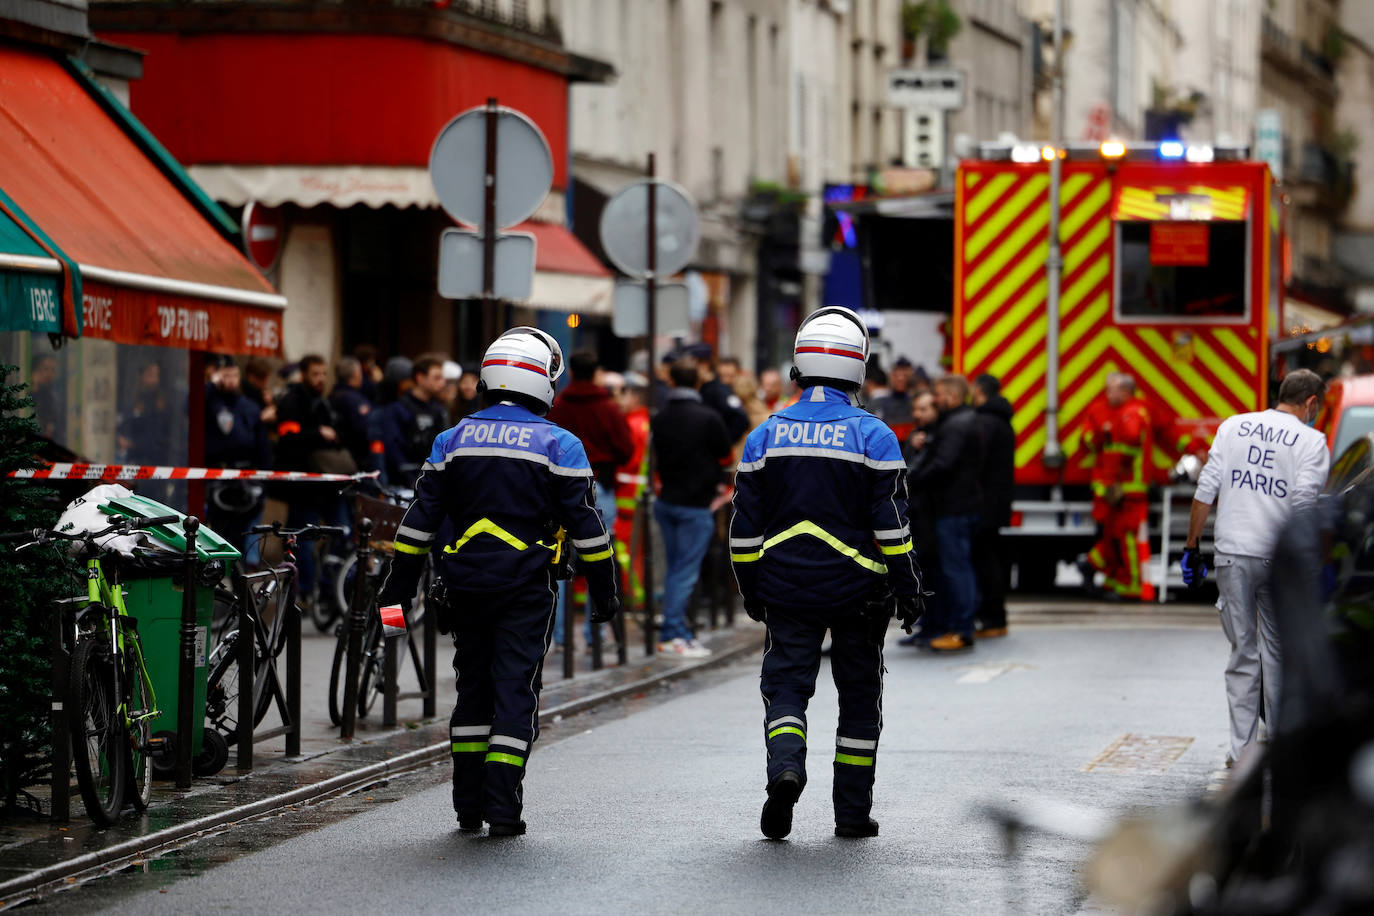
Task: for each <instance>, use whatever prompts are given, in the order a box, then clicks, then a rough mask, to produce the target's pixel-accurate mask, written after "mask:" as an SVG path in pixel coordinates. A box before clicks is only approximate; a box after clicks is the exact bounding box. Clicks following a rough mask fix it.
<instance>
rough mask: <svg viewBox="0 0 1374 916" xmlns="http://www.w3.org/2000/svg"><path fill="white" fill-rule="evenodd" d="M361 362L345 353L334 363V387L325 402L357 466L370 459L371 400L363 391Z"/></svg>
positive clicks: (366, 464) (369, 461)
mask: <svg viewBox="0 0 1374 916" xmlns="http://www.w3.org/2000/svg"><path fill="white" fill-rule="evenodd" d="M364 378H365V376H364V375H363V364H362V362H361V361H360V360H358V359H357V358H356V357H353V356H345V357H344V358H343V359H341V360H339V362H338V363H337V364H336V365H335V366H334V390H333V391H331V392H330V393H329V404H330V406H331V407H333V408H334V412H335V413H336V414H337V415H338V418H339V428H338V433H339V439H340V440H341V441H342V442H343V444H344V447H345V448H347V449H348V452H349V454H350V455H352V456H353V461H354V462H355V463H356V464H357V465H358V467H360V468H364V467H367V466H368V465H369V464H370V463H371V458H370V456H371V453H372V437H371V436H369V435H368V434H367V429H368V424H369V422H371V421H370V415H371V414H372V402H371V401H370V400H368V398H367V395H366V394H365V393H364V392H363V380H364Z"/></svg>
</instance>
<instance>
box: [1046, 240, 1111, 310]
mask: <svg viewBox="0 0 1374 916" xmlns="http://www.w3.org/2000/svg"><path fill="white" fill-rule="evenodd" d="M1111 270H1112V259H1111V257H1110V256H1108V255H1107V254H1105V253H1104V254H1103V255H1102V256H1101V257H1099V258H1098V259H1097V260H1096V261H1094V262H1093V263H1092V264H1091V265H1090V266H1089V267H1088V269H1087V270H1085V271H1083V274H1082V276H1080V277H1079V278H1078V279H1077V280H1075V281H1074V283H1073V285H1072V286H1070V287H1069V288H1068V289H1066V290H1064V295H1063V296H1062V297H1061V298H1060V300H1059V314H1060V315H1067V314H1068V313H1069V312H1072V311H1073V310H1074V309H1075V308H1077V307H1078V303H1080V302H1082V301H1083V299H1084V297H1086V296H1087V295H1088V293H1090V292H1092V291H1093V290H1094V289H1095V288H1096V287H1097V285H1098V284H1099V283H1101V282H1102V281H1103V280H1105V279H1107V277H1108V276H1109V275H1110V274H1111Z"/></svg>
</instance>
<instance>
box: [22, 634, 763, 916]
mask: <svg viewBox="0 0 1374 916" xmlns="http://www.w3.org/2000/svg"><path fill="white" fill-rule="evenodd" d="M762 635H763V634H762V633H760V634H759V636H760V638H759V639H758V640H757V641H754V640H751V641H750V642H749V643H747V644H745V645H742V646H734V647H732V648H729V649H723V650H721V651H720V652H717V653H716V654H714V655H712V656H711V657H710V658H707V659H703V660H702V661H699V662H694V663H691V664H687V665H682V666H680V667H677V668H673V669H670V670H668V671H663V672H660V673H658V674H654V675H651V676H649V677H646V678H643V679H642V680H638V681H633V682H631V683H629V684H622V685H621V686H619V687H613V688H611V689H609V690H603V691H601V692H600V693H594V694H592V695H590V696H586V697H581V698H579V699H576V700H569V701H568V702H566V703H560V704H559V705H557V706H553V707H550V708H549V709H546V710H543V711H542V712H540V714H539V720H540V723H541V724H545V725H547V724H549V723H551V722H553V721H554V720H555V719H558V718H561V717H563V716H569V715H575V714H577V713H580V712H586V711H587V710H588V709H591V708H593V707H596V706H600V705H601V704H603V703H609V702H611V701H614V700H618V699H622V698H624V697H627V696H633V695H634V694H637V693H642V692H644V691H646V690H649V689H652V688H654V687H657V686H659V685H661V684H666V683H669V682H671V681H676V680H679V679H681V678H684V677H688V676H689V675H692V674H695V673H697V672H700V671H705V670H708V669H710V668H714V667H716V666H718V665H723V664H725V663H726V662H730V661H733V660H734V659H736V658H738V657H740V656H742V655H746V654H748V653H750V652H754V651H757V650H758V649H759V648H760V647H761V646H762V644H763V640H762ZM449 753H450V751H449V742H448V741H447V740H444V741H441V742H437V743H435V744H432V745H430V746H428V747H421V748H416V749H414V750H411V751H407V752H405V753H404V754H400V755H398V756H396V757H392V758H390V759H388V760H379V761H376V762H375V763H369V764H367V765H365V766H361V767H359V768H357V769H356V770H350V771H349V772H347V773H339V774H337V775H334V776H331V777H329V778H328V779H323V780H320V781H319V782H315V783H311V784H310V785H308V786H301V787H299V788H296V789H292V790H291V791H289V792H282V793H279V794H277V795H273V796H269V797H268V798H260V799H258V800H257V801H253V802H249V803H247V804H243V805H239V806H238V807H236V808H228V809H226V810H224V811H219V812H216V813H215V814H208V815H206V816H204V817H199V818H196V819H195V820H193V821H187V822H186V823H184V824H176V825H174V826H171V827H166V828H164V829H162V830H158V831H156V832H154V833H150V834H147V835H145V836H141V837H134V838H133V839H129V840H125V841H123V842H121V843H115V844H114V845H112V846H110V847H108V848H106V849H101V850H98V851H95V852H88V853H86V854H85V855H80V856H76V857H75V858H72V859H68V860H67V861H65V862H61V863H59V864H57V865H49V866H46V867H44V868H40V869H38V870H36V871H31V872H29V873H28V874H26V875H22V876H20V877H18V878H11V879H10V880H8V881H5V882H4V883H0V910H4V909H8V908H10V907H12V906H17V905H18V904H20V903H23V902H25V901H27V900H29V899H31V898H32V897H34V896H36V895H37V894H38V893H39V892H41V891H42V890H43V889H44V888H45V887H47V886H48V885H51V884H54V883H57V882H65V881H66V879H68V878H71V877H73V876H74V875H79V874H81V873H82V872H87V871H93V870H96V869H107V868H110V867H112V866H114V865H116V864H117V863H119V862H121V861H123V860H125V859H132V858H138V857H142V856H145V855H147V854H149V853H151V852H154V851H156V850H159V849H161V848H163V847H165V846H169V845H171V844H173V843H176V842H178V841H180V840H185V839H188V838H190V837H193V836H196V835H197V834H201V833H205V832H206V831H209V830H213V829H215V828H216V827H223V826H224V825H226V824H232V823H234V822H236V821H241V820H246V819H248V818H251V817H258V816H260V815H263V814H267V813H269V812H272V811H276V810H278V809H281V808H285V807H288V806H290V805H297V804H300V803H302V802H308V801H313V800H315V799H318V798H323V797H325V796H327V795H335V794H338V793H340V792H344V791H347V790H349V789H353V788H358V787H360V786H364V785H367V784H369V783H373V782H377V781H379V780H381V779H384V778H386V777H388V776H395V775H399V774H400V773H405V772H409V771H410V770H417V769H419V768H421V767H423V766H428V765H429V764H431V763H436V762H438V761H440V760H443V759H444V758H446V757H448V755H449Z"/></svg>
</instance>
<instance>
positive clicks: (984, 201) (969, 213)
mask: <svg viewBox="0 0 1374 916" xmlns="http://www.w3.org/2000/svg"><path fill="white" fill-rule="evenodd" d="M977 174H978V173H977V172H973V173H971V174H970V175H969V176H968V177H969V179H970V180H969V181H966V182H965V183H964V187H965V188H967V189H968V190H973V186H974V185H975V184H977V182H976V181H973V180H972V179H973V178H975V176H977ZM1015 181H1016V175H1015V174H1014V173H1012V172H1002V173H1001V174H1000V175H994V176H992V178H991V179H990V180H989V181H988V183H987V184H986V185H984V186H983V189H982V190H981V191H979V192H978V193H977V194H974V195H973V198H972V199H971V200H970V201H969V202H968V203H966V204H965V205H964V225H965V226H972V225H973V224H974V223H976V222H978V220H979V219H980V218H981V217H982V215H983V211H985V210H987V208H988V207H991V206H992V205H993V204H994V203H996V202H997V200H998V199H999V198H1001V196H1002V195H1003V194H1004V193H1006V190H1007V188H1009V187H1011V186H1012V184H1013V183H1015Z"/></svg>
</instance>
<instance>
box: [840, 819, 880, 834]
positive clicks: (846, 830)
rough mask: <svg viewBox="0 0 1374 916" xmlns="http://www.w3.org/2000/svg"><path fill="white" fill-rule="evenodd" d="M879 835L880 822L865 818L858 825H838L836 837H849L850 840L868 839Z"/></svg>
mask: <svg viewBox="0 0 1374 916" xmlns="http://www.w3.org/2000/svg"><path fill="white" fill-rule="evenodd" d="M877 835H878V822H877V821H875V820H874V819H873V818H871V817H870V818H865V819H864V821H862V822H860V823H857V824H836V825H835V836H842V837H848V838H849V839H855V840H857V839H864V838H866V837H871V836H877Z"/></svg>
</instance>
